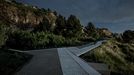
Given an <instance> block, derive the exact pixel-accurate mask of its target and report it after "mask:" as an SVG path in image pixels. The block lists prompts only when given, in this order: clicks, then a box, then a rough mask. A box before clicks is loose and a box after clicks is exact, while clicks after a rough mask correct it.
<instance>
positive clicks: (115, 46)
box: [81, 39, 134, 75]
mask: <svg viewBox="0 0 134 75" xmlns="http://www.w3.org/2000/svg"><path fill="white" fill-rule="evenodd" d="M81 57H82V58H83V59H84V60H86V61H88V62H103V63H106V64H108V65H109V66H110V69H111V75H134V45H133V44H128V43H127V44H126V43H121V42H118V41H116V40H115V39H110V40H108V41H107V42H105V43H103V45H101V46H100V47H98V48H96V49H94V50H92V51H91V52H88V53H86V54H84V55H82V56H81Z"/></svg>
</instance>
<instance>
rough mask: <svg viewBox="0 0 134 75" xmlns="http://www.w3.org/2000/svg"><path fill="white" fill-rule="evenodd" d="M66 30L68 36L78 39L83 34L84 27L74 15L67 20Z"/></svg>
mask: <svg viewBox="0 0 134 75" xmlns="http://www.w3.org/2000/svg"><path fill="white" fill-rule="evenodd" d="M66 28H67V33H66V36H69V37H77V36H80V35H81V34H82V25H81V23H80V21H79V19H77V18H76V16H74V15H70V17H69V18H68V19H67V24H66Z"/></svg>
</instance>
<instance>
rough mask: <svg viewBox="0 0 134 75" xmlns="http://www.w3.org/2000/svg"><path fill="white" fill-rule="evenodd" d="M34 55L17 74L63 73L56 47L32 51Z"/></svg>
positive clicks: (51, 74)
mask: <svg viewBox="0 0 134 75" xmlns="http://www.w3.org/2000/svg"><path fill="white" fill-rule="evenodd" d="M28 53H30V54H33V55H34V57H33V58H32V59H31V62H30V63H29V64H27V65H25V66H24V67H23V68H22V69H21V70H20V71H19V72H18V73H17V74H16V75H63V74H62V70H61V67H60V62H59V57H58V53H57V50H56V49H47V50H46V49H45V50H42V51H41V50H40V51H30V52H28Z"/></svg>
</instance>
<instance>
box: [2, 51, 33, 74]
mask: <svg viewBox="0 0 134 75" xmlns="http://www.w3.org/2000/svg"><path fill="white" fill-rule="evenodd" d="M31 58H32V55H29V54H26V53H19V52H14V51H9V50H2V49H0V75H13V74H14V73H15V72H17V71H18V70H19V69H20V68H21V67H22V66H23V65H24V64H26V63H27V62H28V61H29V60H30V59H31Z"/></svg>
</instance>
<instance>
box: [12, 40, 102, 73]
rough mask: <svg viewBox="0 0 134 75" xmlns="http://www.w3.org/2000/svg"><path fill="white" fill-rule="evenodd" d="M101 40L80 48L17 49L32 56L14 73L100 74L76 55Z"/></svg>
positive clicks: (86, 50) (98, 44)
mask: <svg viewBox="0 0 134 75" xmlns="http://www.w3.org/2000/svg"><path fill="white" fill-rule="evenodd" d="M102 42H103V41H99V42H98V43H96V44H94V45H90V46H89V45H88V46H86V47H81V48H77V47H68V48H58V49H44V50H32V51H19V52H26V53H30V54H32V55H34V57H33V58H32V59H31V61H30V62H29V63H28V64H27V65H25V66H24V67H23V68H22V69H21V70H20V71H19V72H18V73H16V75H101V74H100V73H99V72H98V71H96V70H95V69H94V68H93V67H91V66H90V65H89V64H88V63H87V62H85V61H84V60H82V59H81V58H79V57H78V56H80V55H81V54H84V53H86V52H88V51H90V50H92V49H94V48H96V47H98V46H100V45H101V44H102ZM13 51H18V50H13Z"/></svg>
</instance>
